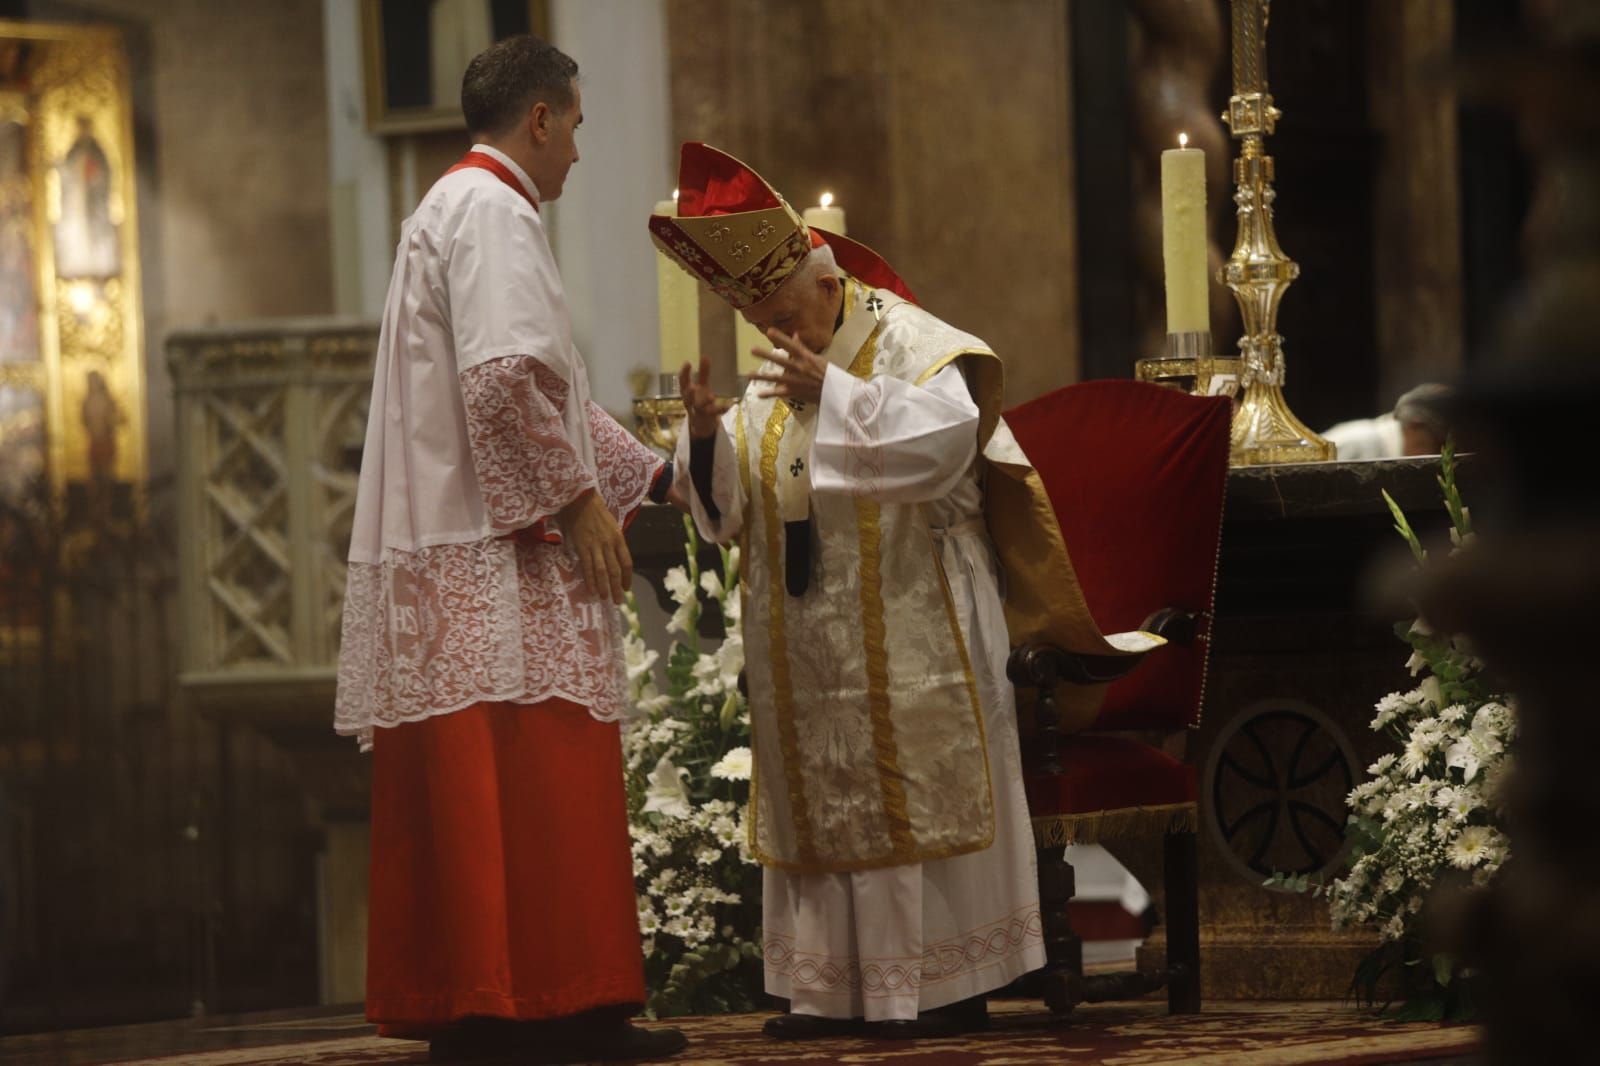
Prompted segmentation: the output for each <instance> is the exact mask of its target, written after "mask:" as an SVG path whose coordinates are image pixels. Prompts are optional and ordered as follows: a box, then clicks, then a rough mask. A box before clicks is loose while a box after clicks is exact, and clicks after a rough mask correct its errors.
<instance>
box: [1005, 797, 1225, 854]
mask: <svg viewBox="0 0 1600 1066" xmlns="http://www.w3.org/2000/svg"><path fill="white" fill-rule="evenodd" d="M1198 826H1199V812H1198V808H1197V807H1196V805H1195V804H1194V803H1193V802H1189V803H1166V804H1161V805H1159V806H1154V807H1120V808H1114V809H1112V810H1105V811H1086V812H1084V813H1082V814H1051V815H1042V816H1039V817H1036V818H1034V819H1033V840H1034V844H1035V845H1036V846H1037V847H1041V848H1061V847H1066V846H1067V845H1068V844H1094V843H1097V842H1098V841H1101V840H1109V839H1111V838H1112V837H1120V836H1132V835H1136V834H1149V833H1193V832H1194V831H1195V830H1196V829H1197V828H1198Z"/></svg>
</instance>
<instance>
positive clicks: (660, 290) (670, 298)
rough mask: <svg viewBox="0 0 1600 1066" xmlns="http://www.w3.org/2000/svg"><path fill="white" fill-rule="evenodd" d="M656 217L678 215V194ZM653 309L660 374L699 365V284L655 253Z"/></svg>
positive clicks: (662, 205) (663, 203)
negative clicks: (658, 334) (658, 339)
mask: <svg viewBox="0 0 1600 1066" xmlns="http://www.w3.org/2000/svg"><path fill="white" fill-rule="evenodd" d="M655 213H656V214H658V215H676V214H677V213H678V191H677V190H676V189H674V190H673V191H672V199H670V200H662V201H661V202H660V203H658V204H656V210H655ZM656 308H657V311H658V313H659V314H660V318H661V371H662V373H664V374H676V373H677V372H678V371H679V370H680V369H682V367H683V364H684V363H691V364H694V365H695V366H698V365H699V364H700V283H699V282H698V281H696V280H695V279H694V278H693V277H692V276H691V275H690V274H689V272H688V271H686V270H684V269H683V268H682V267H680V266H678V264H676V263H674V262H673V261H672V260H671V259H668V258H667V257H666V256H665V255H663V254H662V253H661V252H660V251H657V252H656Z"/></svg>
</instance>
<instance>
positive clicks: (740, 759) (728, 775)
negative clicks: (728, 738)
mask: <svg viewBox="0 0 1600 1066" xmlns="http://www.w3.org/2000/svg"><path fill="white" fill-rule="evenodd" d="M750 766H751V756H750V749H749V748H730V749H729V750H728V753H727V754H726V755H724V756H723V757H722V758H720V759H718V760H717V762H716V765H714V766H713V767H711V776H712V777H720V778H721V779H722V780H724V781H748V780H750Z"/></svg>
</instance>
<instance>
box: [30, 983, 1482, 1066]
mask: <svg viewBox="0 0 1600 1066" xmlns="http://www.w3.org/2000/svg"><path fill="white" fill-rule="evenodd" d="M991 1011H992V1015H993V1018H994V1028H993V1029H992V1031H990V1032H988V1033H984V1034H981V1035H977V1036H972V1037H967V1038H963V1039H959V1040H941V1041H927V1042H919V1043H915V1044H911V1043H887V1042H882V1041H868V1040H828V1041H816V1042H812V1043H805V1044H783V1043H778V1042H776V1041H772V1040H769V1039H767V1038H766V1037H764V1036H762V1035H761V1023H762V1021H763V1020H764V1019H765V1018H766V1017H767V1016H766V1015H756V1014H745V1015H728V1016H724V1017H718V1018H691V1019H681V1020H679V1021H678V1022H677V1023H676V1024H678V1025H679V1026H681V1027H682V1028H683V1029H684V1030H685V1031H686V1032H687V1033H688V1035H689V1038H690V1041H691V1042H690V1046H689V1050H688V1051H687V1052H685V1053H684V1054H683V1055H681V1056H678V1057H677V1058H676V1059H674V1060H672V1061H674V1062H683V1063H704V1064H727V1066H735V1064H746V1063H775V1064H779V1066H821V1064H823V1063H851V1064H868V1063H896V1064H900V1063H941V1064H943V1063H949V1064H952V1066H1026V1064H1028V1063H1045V1062H1050V1063H1114V1064H1116V1066H1168V1064H1177V1063H1184V1064H1186V1066H1266V1064H1272V1066H1279V1064H1304V1066H1312V1064H1323V1063H1351V1064H1376V1063H1389V1062H1428V1061H1434V1062H1440V1061H1450V1062H1460V1061H1464V1060H1463V1059H1462V1058H1461V1057H1462V1056H1467V1055H1469V1054H1470V1053H1471V1052H1472V1051H1473V1050H1474V1049H1475V1047H1476V1046H1477V1043H1478V1033H1477V1030H1475V1029H1473V1028H1472V1027H1468V1026H1456V1027H1441V1026H1436V1025H1393V1024H1390V1023H1388V1022H1384V1021H1381V1020H1378V1019H1375V1018H1373V1017H1372V1016H1371V1015H1369V1014H1367V1013H1364V1012H1361V1011H1357V1010H1355V1009H1354V1008H1353V1007H1351V1006H1349V1005H1348V1004H1343V1003H1212V1004H1207V1005H1206V1008H1205V1011H1204V1013H1202V1014H1200V1015H1198V1016H1195V1015H1191V1016H1187V1017H1170V1016H1168V1015H1167V1014H1166V1012H1165V1004H1164V1003H1163V1002H1161V1001H1159V1000H1156V999H1150V1000H1144V1001H1136V1002H1131V1003H1122V1004H1099V1005H1092V1006H1085V1007H1081V1008H1079V1010H1078V1011H1077V1012H1076V1013H1075V1014H1074V1015H1073V1018H1072V1022H1071V1024H1069V1025H1065V1026H1052V1024H1051V1022H1050V1018H1049V1016H1048V1015H1047V1014H1045V1013H1043V1012H1042V1011H1041V1010H1040V1009H1039V1007H1038V1005H1037V1004H1035V1003H1029V1002H1025V1001H1014V1002H1001V1003H996V1004H994V1005H993V1006H992V1008H991ZM0 1061H4V1062H6V1063H7V1064H8V1066H24V1064H32V1063H41V1064H42V1063H63V1064H65V1063H101V1062H160V1063H185V1064H192V1066H287V1064H289V1063H307V1064H313V1066H368V1064H390V1063H393V1064H400V1063H420V1062H425V1061H427V1048H426V1047H425V1046H424V1045H423V1044H420V1043H415V1042H411V1041H403V1040H386V1039H383V1038H381V1037H378V1036H377V1035H376V1034H375V1033H374V1032H373V1031H372V1028H371V1027H370V1026H367V1025H366V1024H365V1023H364V1022H363V1021H362V1020H361V1018H360V1017H359V1016H357V1015H329V1014H327V1013H326V1012H321V1013H320V1014H318V1013H313V1014H310V1015H307V1014H302V1015H300V1016H298V1017H285V1016H283V1015H281V1014H280V1015H275V1016H272V1017H271V1018H270V1019H267V1018H257V1019H248V1018H237V1019H231V1020H229V1021H227V1022H223V1021H221V1020H216V1019H213V1020H209V1021H206V1020H201V1021H195V1022H181V1023H163V1024H161V1025H150V1026H127V1027H124V1028H122V1029H116V1030H85V1031H82V1032H79V1033H67V1034H40V1035H37V1036H27V1037H12V1038H9V1039H5V1040H0Z"/></svg>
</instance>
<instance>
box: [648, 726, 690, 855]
mask: <svg viewBox="0 0 1600 1066" xmlns="http://www.w3.org/2000/svg"><path fill="white" fill-rule="evenodd" d="M688 776H689V771H688V770H685V769H683V768H682V767H681V766H675V765H673V762H672V759H671V758H670V757H669V756H666V755H663V756H661V758H660V759H659V760H658V761H657V762H656V768H655V769H654V770H651V771H650V779H649V780H650V783H649V785H648V787H647V788H646V790H645V800H644V809H645V811H646V813H648V812H650V811H659V812H661V813H662V814H664V815H666V816H667V817H668V818H686V817H688V816H689V812H690V811H691V809H692V808H691V806H690V804H689V790H688V789H686V788H685V787H684V784H683V782H684V778H686V777H688ZM667 872H668V873H672V872H673V871H670V870H669V871H667ZM663 883H665V882H663Z"/></svg>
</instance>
